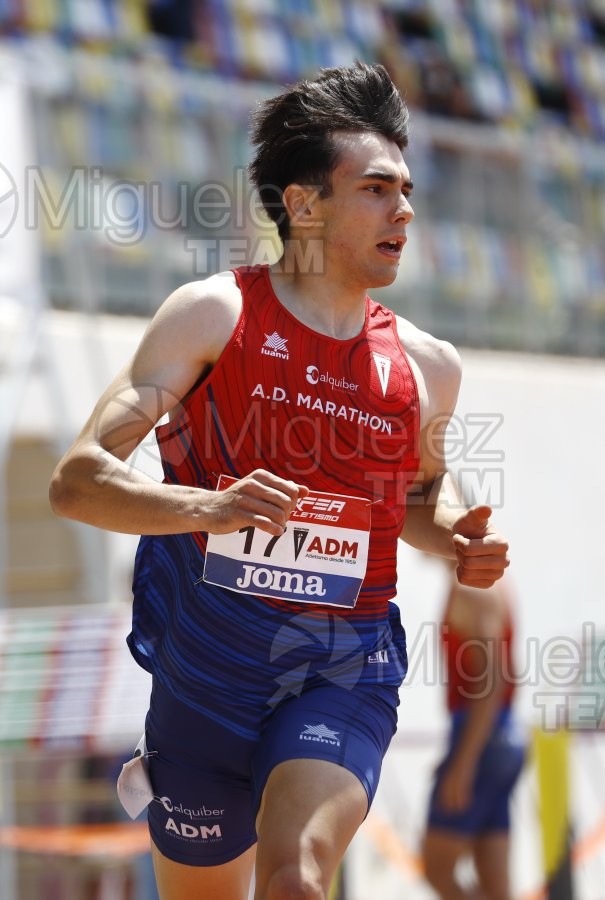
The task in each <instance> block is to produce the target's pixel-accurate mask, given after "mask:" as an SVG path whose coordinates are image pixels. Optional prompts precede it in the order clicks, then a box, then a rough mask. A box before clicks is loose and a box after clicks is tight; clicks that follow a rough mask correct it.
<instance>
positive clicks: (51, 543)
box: [5, 437, 85, 608]
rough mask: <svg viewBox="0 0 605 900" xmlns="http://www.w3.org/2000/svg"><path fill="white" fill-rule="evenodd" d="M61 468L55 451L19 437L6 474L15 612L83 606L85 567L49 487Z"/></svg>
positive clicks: (10, 597) (9, 586)
mask: <svg viewBox="0 0 605 900" xmlns="http://www.w3.org/2000/svg"><path fill="white" fill-rule="evenodd" d="M56 462H57V454H56V452H55V451H54V449H53V447H52V446H51V445H50V444H49V443H48V442H47V441H46V440H45V439H44V438H39V437H17V438H16V439H15V440H14V442H13V444H12V446H11V449H10V454H9V459H8V464H7V469H6V497H7V519H8V522H7V528H8V569H7V572H6V576H5V590H6V593H7V601H8V605H9V606H10V607H13V608H15V607H26V606H27V607H29V606H49V605H51V606H54V605H64V604H70V603H81V602H82V601H83V600H84V599H85V598H84V597H83V596H82V586H83V583H84V562H83V559H82V552H81V547H80V546H79V541H78V538H77V535H76V533H75V530H74V528H73V526H72V525H71V523H69V522H67V521H65V520H63V519H59V518H57V517H56V516H55V515H54V513H53V512H52V510H51V508H50V504H49V501H48V485H49V482H50V478H51V475H52V472H53V469H54V466H55V465H56Z"/></svg>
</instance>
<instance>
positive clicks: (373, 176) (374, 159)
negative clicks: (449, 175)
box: [318, 132, 414, 290]
mask: <svg viewBox="0 0 605 900" xmlns="http://www.w3.org/2000/svg"><path fill="white" fill-rule="evenodd" d="M334 140H335V142H336V144H337V146H338V148H339V151H340V158H339V162H338V163H337V165H336V167H335V169H334V171H333V172H332V179H331V181H332V193H331V195H330V196H329V197H326V198H325V199H323V200H321V201H320V208H319V210H318V212H319V215H320V217H321V219H322V221H323V237H324V241H325V245H324V246H325V252H326V257H327V260H326V261H327V269H326V273H327V274H328V276H330V275H332V276H336V277H339V278H344V279H345V282H346V283H348V284H349V285H350V286H351V287H353V286H355V287H362V288H363V289H364V290H365V289H366V288H368V287H380V286H382V285H387V284H391V283H392V282H393V281H394V279H395V276H396V274H397V268H398V266H399V260H400V257H401V252H402V250H403V247H404V245H405V242H406V239H407V238H406V227H407V225H408V224H409V223H410V222H411V220H412V219H413V217H414V211H413V209H412V207H411V205H410V200H409V198H410V194H411V192H412V182H411V180H410V173H409V170H408V167H407V166H406V164H405V162H404V160H403V157H402V155H401V151H400V150H399V148H398V147H397V145H396V144H394V143H393V142H392V141H389V140H387V138H385V137H383V136H382V135H377V134H372V133H365V132H342V133H340V134H337V135H335V137H334Z"/></svg>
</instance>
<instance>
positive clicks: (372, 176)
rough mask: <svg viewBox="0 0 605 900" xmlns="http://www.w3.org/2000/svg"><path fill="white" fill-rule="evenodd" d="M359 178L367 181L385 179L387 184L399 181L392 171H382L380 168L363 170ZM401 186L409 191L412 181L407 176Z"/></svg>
mask: <svg viewBox="0 0 605 900" xmlns="http://www.w3.org/2000/svg"><path fill="white" fill-rule="evenodd" d="M360 178H361V179H363V180H368V181H386V182H387V184H396V183H397V182H398V181H399V177H398V176H397V175H394V174H393V173H392V172H384V171H382V169H370V170H369V171H367V172H364V173H363V174H362V175H361V176H360ZM403 187H404V188H406V190H408V191H411V190H412V189H413V187H414V182H413V181H412V180H411V179H409V178H408V179H406V180H405V181H404V182H403Z"/></svg>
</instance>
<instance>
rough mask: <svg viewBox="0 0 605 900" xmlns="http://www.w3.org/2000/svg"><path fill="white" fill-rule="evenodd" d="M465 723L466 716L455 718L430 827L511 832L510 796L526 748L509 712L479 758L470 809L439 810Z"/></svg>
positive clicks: (472, 832) (468, 832)
mask: <svg viewBox="0 0 605 900" xmlns="http://www.w3.org/2000/svg"><path fill="white" fill-rule="evenodd" d="M465 720H466V714H465V712H464V711H463V710H462V711H458V712H455V713H454V714H453V715H452V724H451V731H450V740H449V746H448V750H447V753H446V755H445V757H444V758H443V760H442V761H441V763H440V765H439V766H438V768H437V770H436V772H435V781H434V785H433V789H432V793H431V798H430V803H429V812H428V826H429V827H430V828H445V829H447V830H449V831H456V832H460V834H463V835H468V836H474V837H476V836H477V835H480V834H487V833H491V832H495V831H508V830H509V828H510V809H509V805H510V795H511V793H512V791H513V788H514V786H515V783H516V781H517V778H518V777H519V774H520V772H521V769H522V767H523V761H524V758H525V750H524V746H523V744H522V742H521V740H520V738H519V735H518V732H517V729H516V727H515V725H514V722H513V719H512V716H511V712H510V710H509V709H504V710H502V712H501V714H500V717H499V719H498V721H497V723H496V726H495V727H494V730H493V732H492V735H491V737H490V739H489V741H488V743H487V744H486V746H485V749H484V750H483V753H482V754H481V757H480V758H479V765H478V767H477V772H476V776H475V783H474V785H473V793H472V799H471V803H470V806H469V807H468V809H466V810H464V811H463V812H455V813H449V812H447V811H446V810H444V809H441V807H440V806H439V800H438V792H439V788H440V786H441V780H442V778H443V773H444V770H445V768H446V766H447V765H448V763H449V762H450V760H451V758H452V756H453V754H454V752H455V750H456V747H457V745H458V742H459V740H460V735H461V732H462V727H463V725H464V722H465Z"/></svg>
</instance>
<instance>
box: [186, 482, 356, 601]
mask: <svg viewBox="0 0 605 900" xmlns="http://www.w3.org/2000/svg"><path fill="white" fill-rule="evenodd" d="M236 481H237V479H236V478H231V476H229V475H221V476H220V478H219V482H218V486H217V490H219V491H221V490H224V489H225V488H226V487H229V485H231V484H234V483H235V482H236ZM370 522H371V504H370V501H369V500H366V499H364V498H362V497H349V496H347V495H345V494H327V493H321V492H318V491H313V492H311V493H310V494H309V495H308V496H307V497H303V498H302V499H300V500H299V501H298V503H297V506H296V509H295V510H294V512H293V513H292V515H291V516H290V518H289V519H288V523H287V525H286V530H285V531H284V533H283V534H281V535H279V536H274V535H271V534H267V532H266V531H261V530H260V529H259V528H254V527H252V526H250V527H247V528H240V530H239V531H235V532H232V533H230V534H209V535H208V544H207V548H206V562H205V565H204V576H203V577H204V581H207V582H208V583H209V584H216V585H219V586H220V587H226V588H229V589H230V590H232V591H239V592H240V593H243V594H258V595H260V596H261V597H278V598H279V599H281V600H291V601H294V602H296V603H321V604H323V605H326V606H341V607H347V608H349V609H351V608H352V607H354V606H355V603H356V602H357V597H358V596H359V591H360V589H361V585H362V582H363V579H364V577H365V573H366V568H367V564H368V546H369V541H370Z"/></svg>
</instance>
